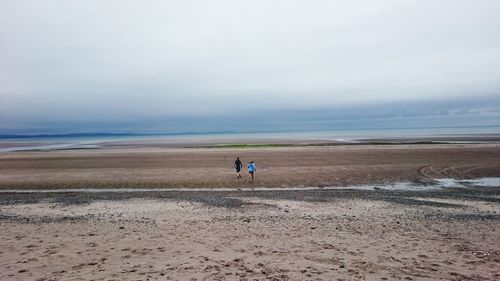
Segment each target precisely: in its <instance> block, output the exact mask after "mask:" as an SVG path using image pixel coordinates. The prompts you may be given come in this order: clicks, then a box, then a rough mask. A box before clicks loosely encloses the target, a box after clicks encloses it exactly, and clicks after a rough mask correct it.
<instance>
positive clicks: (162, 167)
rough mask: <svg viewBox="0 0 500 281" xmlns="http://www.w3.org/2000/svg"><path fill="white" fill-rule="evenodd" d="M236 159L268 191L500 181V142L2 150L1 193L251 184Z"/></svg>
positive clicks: (240, 185) (0, 166) (244, 185)
mask: <svg viewBox="0 0 500 281" xmlns="http://www.w3.org/2000/svg"><path fill="white" fill-rule="evenodd" d="M236 157H240V158H241V159H242V160H243V161H244V162H247V161H249V160H253V161H255V162H256V164H257V168H258V171H257V175H256V180H257V181H256V183H255V184H254V186H263V187H285V186H291V187H297V186H299V187H300V186H348V185H353V184H366V183H384V182H394V181H415V180H419V179H420V180H421V179H428V178H445V177H452V178H459V179H462V178H475V177H488V176H500V161H499V159H500V144H440V145H437V144H434V145H383V146H377V145H359V146H358V145H354V146H353V145H350V146H327V147H285V148H254V149H217V148H212V149H202V148H192V149H172V148H162V149H159V148H141V149H137V148H134V149H111V148H107V149H98V150H69V151H48V152H15V153H1V154H0V189H20V188H28V189H33V188H89V187H91V188H113V187H119V188H126V187H132V188H133V187H143V188H149V187H162V188H168V187H176V188H178V187H248V186H249V184H248V182H247V180H246V177H244V180H236V178H235V174H234V170H233V168H232V166H233V163H234V160H235V158H236ZM244 175H245V176H246V173H245V169H244Z"/></svg>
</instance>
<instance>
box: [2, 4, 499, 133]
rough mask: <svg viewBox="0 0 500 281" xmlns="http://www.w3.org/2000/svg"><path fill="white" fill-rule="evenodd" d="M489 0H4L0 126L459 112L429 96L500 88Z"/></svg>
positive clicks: (447, 98) (451, 99)
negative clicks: (360, 110) (264, 114)
mask: <svg viewBox="0 0 500 281" xmlns="http://www.w3.org/2000/svg"><path fill="white" fill-rule="evenodd" d="M499 10H500V2H498V1H495V0H481V1H465V0H460V1H454V0H444V1H433V0H432V1H431V0H427V1H417V0H414V1H389V0H387V1H376V2H374V1H271V2H270V1H251V2H238V1H140V2H139V1H118V0H115V1H24V0H19V1H2V2H1V3H0V85H1V86H0V109H1V110H0V111H1V112H0V118H1V119H2V121H1V123H0V124H1V126H2V127H1V128H0V130H3V128H18V129H22V127H23V126H27V125H26V124H33V123H34V122H38V123H40V124H39V125H38V126H39V127H41V128H43V127H44V126H46V128H49V127H51V128H52V125H51V124H53V123H54V122H56V121H57V120H69V121H71V122H74V123H75V124H80V125H78V126H83V125H82V124H87V125H85V126H86V128H87V127H88V128H89V129H91V128H92V126H94V128H95V129H102V130H105V128H106V126H108V127H109V128H114V125H111V124H116V122H124V124H125V123H126V122H130V123H129V124H136V125H135V127H136V128H140V127H141V126H139V125H137V124H139V123H140V124H148V122H149V123H161V122H165V118H167V117H168V118H172V119H176V120H203V119H204V118H205V117H206V119H207V120H213V122H218V123H214V124H212V123H209V122H208V121H207V122H208V123H207V122H204V124H205V123H206V124H205V127H206V128H209V127H210V128H212V127H218V126H220V125H218V124H221V123H222V124H226V123H227V124H229V123H231V122H228V121H227V120H226V119H224V118H226V117H225V116H234V115H235V114H241V115H243V114H250V115H251V114H252V113H262V112H273V111H275V112H281V113H282V114H285V113H286V114H285V115H284V116H287V117H286V118H285V117H283V118H282V119H283V120H289V118H294V117H293V116H294V115H295V114H288V113H289V112H299V113H300V112H315V111H316V112H319V111H323V112H327V111H328V110H325V108H328V109H330V110H337V111H340V112H342V110H339V108H340V109H341V108H349V109H352V108H369V107H370V105H379V104H384V103H387V104H396V103H399V104H406V105H407V106H406V108H404V110H403V109H401V108H399V109H398V110H395V111H394V112H391V111H390V110H389V109H387V107H385V108H384V110H381V111H376V110H371V111H370V114H371V116H372V117H374V118H375V117H376V118H384V117H388V116H395V115H397V116H399V118H413V117H418V116H458V115H460V114H461V113H459V112H452V111H449V110H447V109H441V108H439V107H433V106H432V104H433V101H435V100H436V101H442V100H444V102H441V105H440V106H444V105H447V104H454V103H455V102H456V101H457V100H461V99H464V98H469V99H473V98H474V97H485V96H487V97H489V98H490V99H499V98H500V93H499V90H500V79H498V77H500V36H498V34H500V19H499V17H498V15H497V11H499ZM419 102H425V103H426V104H427V105H428V106H430V107H431V108H432V109H428V108H420V107H419V108H418V109H416V108H415V106H411V105H412V103H415V104H418V103H419ZM461 110H463V112H464V114H465V112H472V111H471V110H472V109H468V108H465V109H461ZM358 114H359V113H358V112H356V111H355V110H353V111H350V110H346V111H345V119H349V118H351V119H356V118H358ZM467 114H475V115H488V114H486V109H484V108H483V109H481V110H480V111H478V112H476V113H467ZM491 114H495V112H493V113H491ZM299 115H300V114H299ZM301 116H302V117H300V118H302V119H301V120H302V121H303V120H306V119H307V116H308V115H307V114H306V115H301ZM300 118H299V119H300ZM325 118H327V119H325V120H329V119H328V116H325ZM358 119H359V118H358ZM317 121H321V120H320V119H318V120H317ZM283 122H284V121H283ZM488 122H489V121H488ZM174 123H176V124H178V125H179V126H181V125H182V126H183V127H179V128H176V127H175V126H174V125H172V126H169V127H168V130H174V129H177V130H184V129H187V128H188V127H190V126H191V125H189V124H191V123H189V122H187V123H186V122H174ZM188 123H189V124H188ZM192 123H193V124H195V123H197V122H195V121H193V122H192ZM198 123H199V122H198ZM43 124H45V125H43ZM106 124H107V125H106ZM280 124H281V123H280ZM280 124H275V125H274V126H281V125H280ZM78 126H77V125H75V128H70V129H75V130H76V129H82V128H78ZM228 126H229V125H228ZM266 126H267V125H266ZM269 126H271V125H269ZM304 126H305V125H304ZM124 127H126V126H125V125H124ZM150 127H154V128H156V126H150ZM159 127H161V126H159ZM251 127H252V124H249V125H248V129H251ZM109 128H108V129H109ZM202 129H203V128H202ZM54 130H55V128H54Z"/></svg>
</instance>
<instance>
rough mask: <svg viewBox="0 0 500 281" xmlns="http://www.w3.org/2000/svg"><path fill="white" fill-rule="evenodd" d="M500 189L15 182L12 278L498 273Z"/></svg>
mask: <svg viewBox="0 0 500 281" xmlns="http://www.w3.org/2000/svg"><path fill="white" fill-rule="evenodd" d="M498 195H499V191H498V188H496V189H495V188H484V189H482V190H479V191H478V190H476V191H472V190H458V191H457V190H452V189H450V190H439V191H425V192H424V191H421V192H394V191H381V190H371V191H353V190H316V191H312V190H308V191H282V192H279V191H274V192H270V191H269V192H266V191H260V192H242V191H241V192H210V191H207V192H184V193H183V192H159V193H157V194H154V193H148V194H139V195H138V194H137V193H129V194H121V195H117V194H99V193H92V194H87V195H84V194H69V193H68V194H55V193H53V194H3V195H2V197H1V199H2V200H1V203H2V205H1V207H0V249H1V250H0V279H1V280H498V279H499V278H500V248H499V246H498V245H499V243H500V238H499V237H500V236H499V230H500V224H499V221H500V215H499V214H498V213H499V212H500V199H498ZM134 197H140V198H134Z"/></svg>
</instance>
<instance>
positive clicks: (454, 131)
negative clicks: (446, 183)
mask: <svg viewBox="0 0 500 281" xmlns="http://www.w3.org/2000/svg"><path fill="white" fill-rule="evenodd" d="M491 135H497V136H500V127H463V128H458V127H455V128H413V129H365V130H331V131H296V132H251V133H205V134H177V135H123V136H83V137H82V136H78V137H67V136H64V137H57V136H56V137H30V138H15V139H13V138H10V139H0V152H9V151H19V150H54V149H74V148H98V147H99V144H101V143H105V142H115V141H164V142H171V143H175V142H177V143H201V142H217V141H218V140H221V141H222V140H224V141H225V142H226V143H227V142H231V141H232V140H233V141H235V142H242V141H243V142H244V141H245V140H249V141H250V140H260V141H263V140H266V139H267V140H283V141H286V140H314V141H345V142H352V141H357V140H362V139H377V138H383V139H387V138H388V139H390V138H410V139H411V138H420V137H422V138H426V137H467V136H469V137H470V136H491ZM7 144H9V145H8V146H7Z"/></svg>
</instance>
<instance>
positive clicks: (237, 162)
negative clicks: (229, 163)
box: [234, 157, 243, 179]
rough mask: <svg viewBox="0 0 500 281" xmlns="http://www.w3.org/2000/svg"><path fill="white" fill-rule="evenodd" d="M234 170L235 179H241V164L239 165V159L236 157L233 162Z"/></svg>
mask: <svg viewBox="0 0 500 281" xmlns="http://www.w3.org/2000/svg"><path fill="white" fill-rule="evenodd" d="M234 168H235V169H236V178H237V179H240V178H241V173H240V172H241V168H243V163H241V161H240V158H239V157H237V158H236V161H234Z"/></svg>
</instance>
